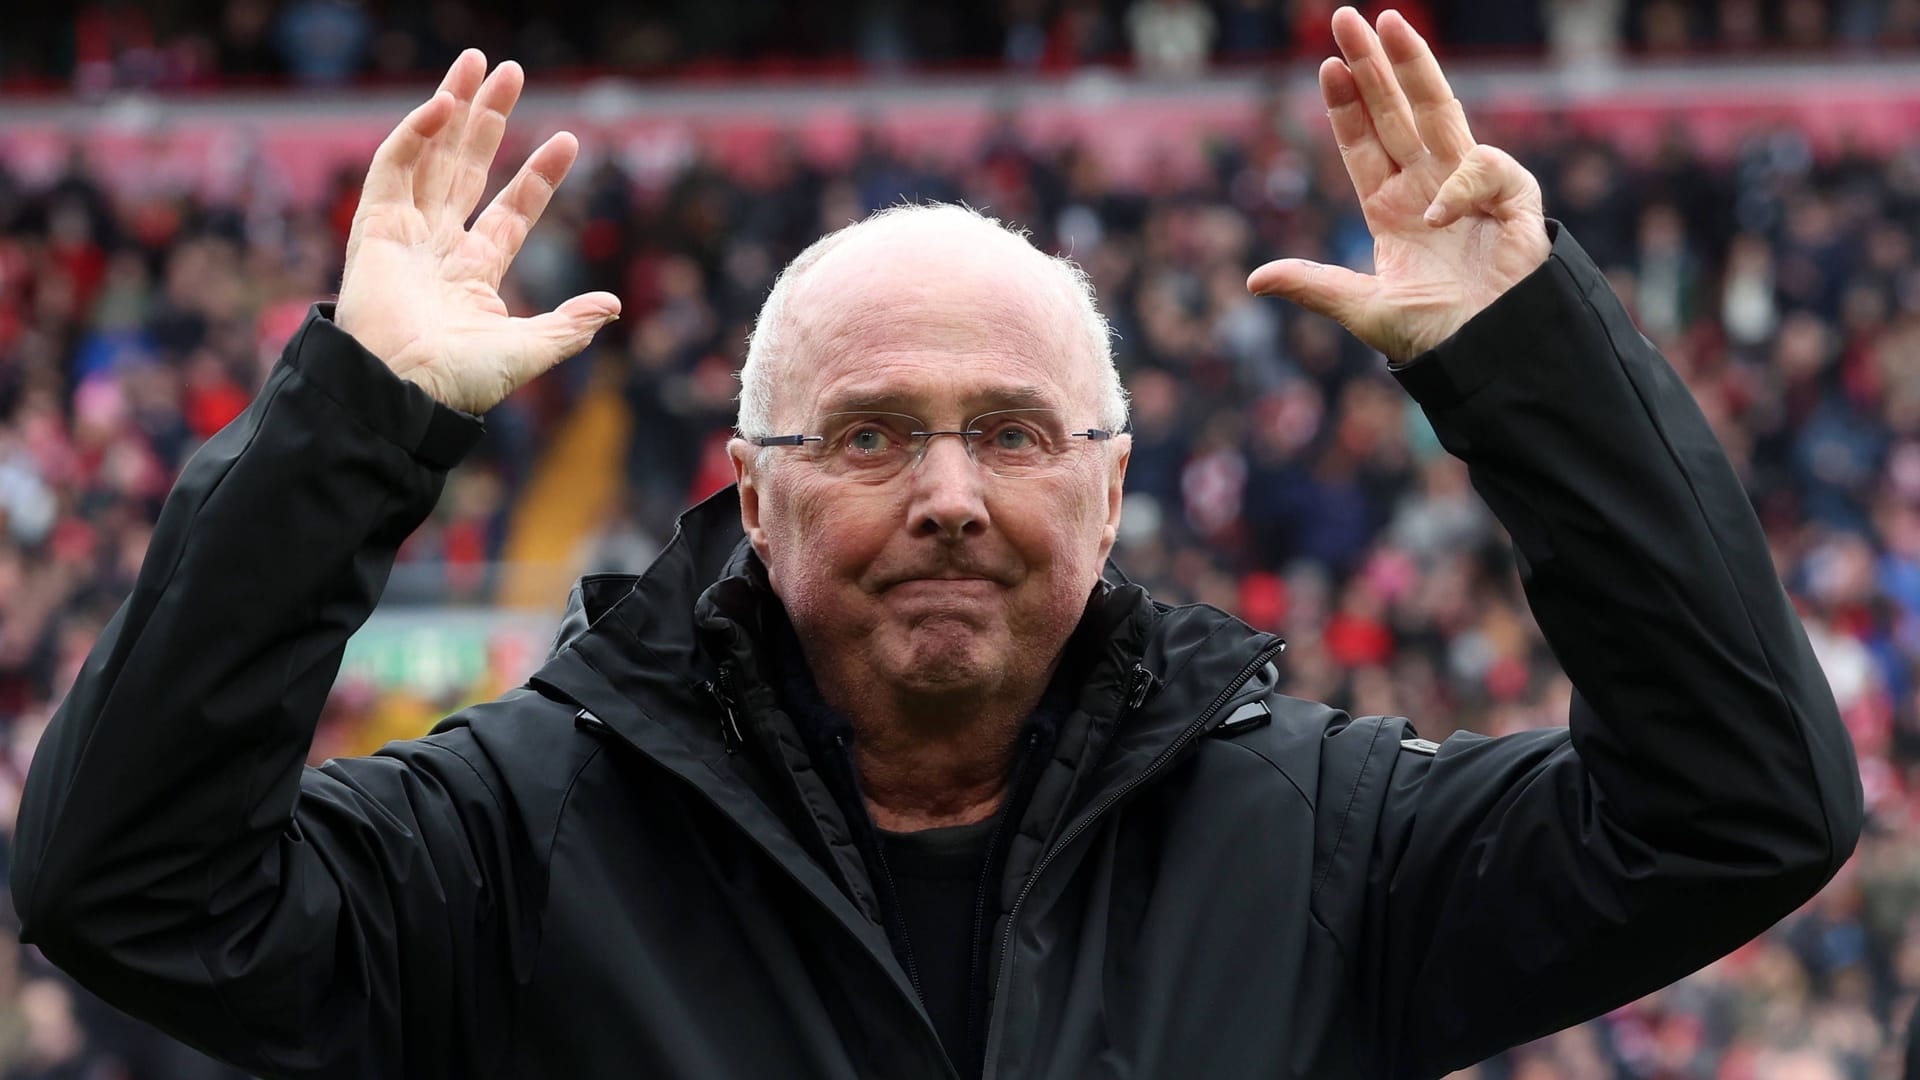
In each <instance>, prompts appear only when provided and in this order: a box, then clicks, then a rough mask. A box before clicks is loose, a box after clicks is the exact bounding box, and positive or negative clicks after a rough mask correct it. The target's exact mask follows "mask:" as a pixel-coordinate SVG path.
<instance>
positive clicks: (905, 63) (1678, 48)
mask: <svg viewBox="0 0 1920 1080" xmlns="http://www.w3.org/2000/svg"><path fill="white" fill-rule="evenodd" d="M1356 3H1357V6H1359V7H1361V8H1362V9H1364V10H1367V11H1369V12H1374V11H1378V10H1380V9H1382V8H1385V7H1389V6H1391V7H1396V8H1398V9H1399V10H1400V11H1401V12H1402V13H1404V14H1406V15H1407V16H1408V17H1409V18H1410V19H1412V20H1413V21H1414V23H1415V25H1417V26H1419V27H1420V28H1421V29H1422V30H1423V31H1425V32H1427V33H1428V34H1429V35H1430V36H1432V37H1433V39H1434V40H1436V41H1438V42H1440V43H1441V44H1442V45H1444V46H1445V47H1447V48H1448V49H1449V50H1451V51H1452V53H1453V54H1454V55H1470V54H1481V55H1501V54H1509V53H1512V54H1517V55H1523V56H1538V55H1539V54H1540V53H1542V52H1543V51H1545V52H1548V53H1552V54H1554V55H1559V56H1564V57H1579V58H1584V59H1592V58H1596V57H1605V56H1609V55H1613V54H1616V53H1619V52H1623V51H1633V52H1642V53H1648V54H1655V55H1659V54H1670V53H1686V54H1697V53H1708V54H1712V53H1732V54H1752V53H1756V52H1762V53H1793V52H1818V51H1822V50H1832V49H1845V50H1849V51H1856V52H1857V51H1861V50H1911V49H1912V48H1913V47H1914V46H1915V45H1920V0H1394V2H1392V3H1386V2H1383V0H1356ZM1336 6H1337V3H1336V0H1000V2H998V3H986V4H944V3H921V2H916V0H867V2H865V3H862V4H859V5H855V6H852V7H849V6H848V5H845V4H839V3H834V2H832V0H718V2H715V0H661V2H656V3H649V4H607V3H603V2H600V0H539V2H534V0H500V2H494V3H485V4H482V3H478V2H476V0H87V2H84V3H80V4H77V5H64V4H50V5H16V10H10V11H9V12H8V27H7V31H8V32H7V34H6V35H5V36H4V37H0V86H5V85H8V84H9V83H11V84H13V85H16V86H40V87H43V88H48V89H58V90H69V89H78V90H80V91H82V92H87V93H99V92H105V91H108V90H113V89H122V88H149V87H163V88H197V87H206V86H214V85H228V86H234V85H238V86H249V85H261V84H266V85H271V84H274V83H279V82H287V81H292V82H297V83H300V84H304V85H321V86H325V85H339V84H344V83H349V82H364V81H366V80H369V79H373V80H378V79H383V78H386V79H392V78H406V77H417V76H419V75H421V74H424V73H438V72H439V71H441V70H444V69H445V67H446V66H447V64H448V63H449V62H450V61H451V60H452V58H453V56H454V55H455V54H456V53H457V52H458V51H459V49H460V48H463V47H465V46H467V45H478V46H480V47H481V48H483V49H485V50H487V52H488V53H489V55H511V56H515V57H518V58H519V59H520V60H521V61H522V62H523V63H525V64H526V65H527V66H528V68H529V69H531V70H534V71H539V72H552V71H562V72H564V71H574V72H578V73H588V72H607V71H613V72H621V73H635V74H665V73H676V74H692V75H700V74H734V75H738V74H747V73H766V74H779V73H793V72H807V71H829V70H830V71H843V72H851V71H860V70H866V71H873V70H882V71H885V70H895V69H902V68H913V67H929V66H932V67H940V68H953V67H963V68H978V69H990V68H1010V69H1013V70H1019V71H1036V70H1037V71H1055V72H1058V71H1065V70H1071V69H1073V68H1076V67H1079V66H1082V65H1088V64H1103V65H1113V64H1121V65H1129V64H1130V65H1134V66H1137V67H1138V68H1140V69H1142V70H1145V71H1148V72H1155V73H1162V74H1172V75H1181V74H1193V73H1196V72H1199V71H1201V70H1204V69H1205V68H1207V67H1208V66H1209V65H1212V64H1219V63H1228V64H1232V63H1236V62H1238V63H1246V62H1253V61H1262V60H1266V61H1271V60H1273V59H1276V58H1280V57H1286V56H1308V57H1313V58H1317V57H1320V56H1323V55H1326V53H1327V52H1328V51H1329V49H1330V37H1329V34H1328V30H1327V26H1328V19H1329V16H1330V15H1331V14H1332V12H1333V9H1334V8H1335V7H1336Z"/></svg>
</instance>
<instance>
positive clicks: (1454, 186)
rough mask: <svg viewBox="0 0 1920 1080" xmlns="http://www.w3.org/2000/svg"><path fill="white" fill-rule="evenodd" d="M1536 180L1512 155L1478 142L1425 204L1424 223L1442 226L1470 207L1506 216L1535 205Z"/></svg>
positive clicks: (1493, 214) (1456, 219)
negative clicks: (1431, 200)
mask: <svg viewBox="0 0 1920 1080" xmlns="http://www.w3.org/2000/svg"><path fill="white" fill-rule="evenodd" d="M1539 201H1540V197H1539V184H1538V183H1537V182H1535V180H1534V179H1533V174H1532V173H1529V172H1528V171H1527V170H1526V169H1525V168H1524V167H1523V166H1522V165H1521V164H1520V163H1519V162H1518V161H1515V160H1514V159H1513V157H1512V155H1510V154H1508V153H1507V152H1506V151H1505V150H1501V149H1500V148H1498V147H1494V146H1488V145H1486V144H1485V143H1482V144H1480V145H1478V146H1476V147H1474V148H1473V149H1472V150H1471V151H1469V152H1468V153H1467V156H1466V157H1465V158H1462V159H1461V161H1460V164H1459V166H1458V167H1456V168H1455V169H1454V170H1453V175H1451V176H1449V177H1447V179H1446V181H1445V182H1444V183H1442V184H1441V185H1440V190H1439V191H1438V192H1436V193H1435V194H1434V196H1433V203H1432V205H1430V206H1428V207H1427V213H1426V221H1427V224H1428V225H1430V226H1432V227H1433V228H1436V229H1442V228H1445V227H1447V226H1448V225H1451V224H1453V223H1454V222H1456V221H1458V220H1460V219H1461V218H1462V217H1465V216H1466V215H1467V214H1470V213H1473V212H1474V211H1483V212H1485V213H1487V214H1489V215H1491V216H1492V217H1494V218H1496V219H1499V220H1502V221H1504V220H1507V219H1509V218H1512V217H1514V216H1515V215H1516V214H1519V213H1522V212H1524V210H1525V209H1526V208H1528V207H1530V206H1531V207H1537V205H1538V203H1539Z"/></svg>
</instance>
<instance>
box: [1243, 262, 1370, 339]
mask: <svg viewBox="0 0 1920 1080" xmlns="http://www.w3.org/2000/svg"><path fill="white" fill-rule="evenodd" d="M1378 288H1379V282H1378V281H1377V280H1375V279H1374V277H1373V276H1372V275H1370V274H1361V273H1357V272H1355V271H1352V270H1349V269H1347V268H1346V267H1344V266H1335V265H1332V264H1331V263H1317V262H1312V261H1309V260H1307V259H1281V260H1279V261H1278V262H1270V263H1268V264H1266V265H1265V266H1262V267H1260V268H1259V269H1258V270H1255V271H1254V272H1253V273H1251V274H1249V275H1247V291H1248V292H1251V293H1253V294H1255V295H1257V296H1278V297H1281V298H1282V299H1286V300H1291V301H1293V302H1294V303H1296V304H1299V305H1300V306H1301V307H1303V308H1306V309H1307V310H1308V311H1311V312H1314V313H1316V314H1320V315H1325V316H1326V317H1328V318H1329V319H1333V320H1335V321H1337V322H1339V323H1341V324H1343V325H1348V326H1351V325H1352V319H1353V317H1354V316H1355V315H1357V314H1358V313H1359V312H1360V310H1361V309H1362V308H1363V307H1365V306H1366V303H1367V301H1368V300H1369V299H1370V298H1371V297H1372V296H1373V294H1374V292H1375V290H1377V289H1378Z"/></svg>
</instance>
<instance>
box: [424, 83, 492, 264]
mask: <svg viewBox="0 0 1920 1080" xmlns="http://www.w3.org/2000/svg"><path fill="white" fill-rule="evenodd" d="M486 74H487V58H486V56H485V54H483V53H481V51H480V50H479V49H468V50H466V51H465V52H462V53H461V54H460V55H459V56H458V57H456V58H455V59H454V61H453V64H452V65H451V66H449V67H448V68H447V74H446V77H445V78H443V79H441V80H440V89H441V90H443V91H445V92H446V93H448V94H451V95H453V115H452V117H451V118H449V119H448V121H447V123H446V124H445V125H444V126H443V127H441V129H440V130H439V131H438V132H437V133H435V135H434V137H433V139H432V141H430V142H429V143H428V144H427V148H426V151H425V152H424V153H423V154H422V155H421V158H420V164H419V166H418V170H417V171H418V173H419V175H418V177H417V178H416V179H415V182H414V185H413V200H414V204H415V205H417V206H418V207H419V208H420V212H421V213H422V214H425V215H426V217H427V220H428V221H429V222H431V223H433V224H434V225H436V226H438V225H439V224H441V217H442V214H443V212H444V210H445V207H446V193H447V184H448V181H449V178H450V177H451V176H452V175H453V170H454V168H455V166H456V164H457V161H458V155H457V152H456V151H457V148H458V147H459V145H460V140H461V139H462V138H463V136H464V133H465V131H466V127H467V115H468V113H469V112H471V111H472V107H473V95H474V93H475V91H477V90H479V89H480V80H481V79H483V78H485V77H486Z"/></svg>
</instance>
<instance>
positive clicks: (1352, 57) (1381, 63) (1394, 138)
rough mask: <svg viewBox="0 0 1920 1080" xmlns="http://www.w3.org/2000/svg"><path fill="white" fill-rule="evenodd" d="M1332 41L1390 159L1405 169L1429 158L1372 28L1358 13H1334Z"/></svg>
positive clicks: (1405, 99)
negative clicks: (1338, 47)
mask: <svg viewBox="0 0 1920 1080" xmlns="http://www.w3.org/2000/svg"><path fill="white" fill-rule="evenodd" d="M1333 40H1334V41H1335V43H1337V44H1338V45H1339V46H1340V52H1341V54H1342V55H1343V56H1345V57H1346V58H1347V69H1348V70H1349V71H1352V72H1353V81H1354V84H1355V85H1357V86H1358V87H1360V100H1361V101H1362V102H1363V103H1364V104H1365V105H1366V108H1367V115H1368V117H1370V118H1371V119H1372V120H1373V130H1374V131H1375V132H1376V133H1377V134H1378V135H1379V136H1380V145H1382V146H1384V147H1386V148H1387V154H1388V156H1390V157H1392V158H1393V160H1394V161H1395V162H1397V163H1398V164H1400V165H1401V166H1402V167H1404V166H1407V165H1411V164H1413V163H1414V162H1417V161H1419V160H1420V159H1421V158H1423V157H1426V156H1427V147H1426V144H1425V143H1423V142H1421V141H1420V132H1419V131H1418V130H1417V129H1416V128H1415V127H1414V123H1413V110H1412V108H1411V107H1410V106H1409V105H1408V104H1407V95H1406V94H1405V93H1404V92H1402V91H1401V89H1400V80H1399V79H1397V78H1395V77H1394V74H1393V66H1392V65H1391V64H1389V63H1388V62H1387V54H1386V50H1384V49H1382V48H1381V46H1380V38H1379V36H1378V35H1376V34H1375V33H1374V32H1373V27H1371V26H1368V25H1367V20H1365V19H1363V18H1361V17H1360V13H1359V12H1357V11H1355V10H1353V9H1352V8H1350V7H1343V8H1341V9H1340V10H1338V11H1336V12H1334V13H1333Z"/></svg>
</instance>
